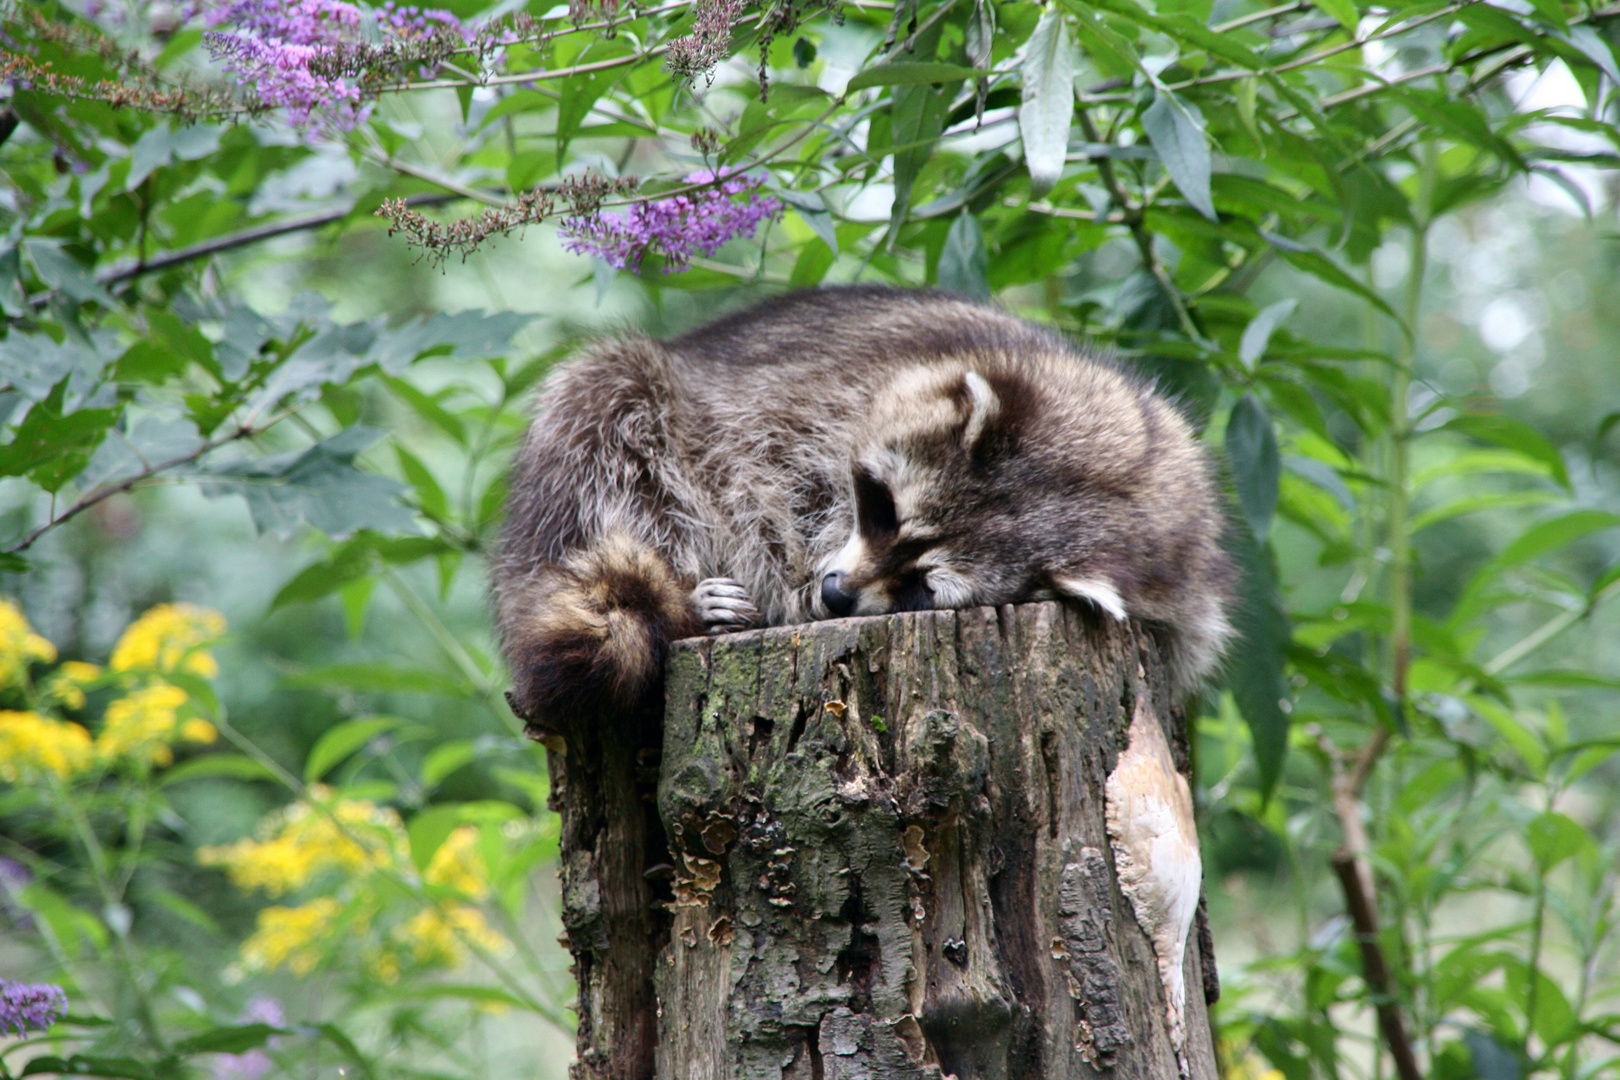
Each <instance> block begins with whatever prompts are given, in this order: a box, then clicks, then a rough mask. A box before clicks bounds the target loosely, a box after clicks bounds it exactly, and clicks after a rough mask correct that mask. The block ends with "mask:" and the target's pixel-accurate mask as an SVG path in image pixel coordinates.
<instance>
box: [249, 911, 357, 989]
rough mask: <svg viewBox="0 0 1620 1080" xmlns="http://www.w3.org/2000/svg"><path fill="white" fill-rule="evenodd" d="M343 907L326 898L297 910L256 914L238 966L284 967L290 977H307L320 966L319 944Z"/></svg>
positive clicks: (332, 926)
mask: <svg viewBox="0 0 1620 1080" xmlns="http://www.w3.org/2000/svg"><path fill="white" fill-rule="evenodd" d="M342 911H343V905H342V904H340V903H338V902H337V901H336V900H334V899H332V898H331V897H329V896H323V897H321V898H320V899H318V900H311V901H310V902H309V903H307V904H300V905H298V906H297V907H268V908H265V909H264V910H263V911H261V912H259V925H258V927H257V929H255V930H254V931H253V933H252V935H250V936H249V937H248V939H247V940H246V941H244V942H242V965H243V966H244V967H246V968H247V969H248V970H250V971H273V970H275V969H276V968H278V967H286V968H287V970H289V971H291V972H292V973H293V974H294V975H308V974H309V973H310V972H311V971H314V970H315V965H316V964H318V963H320V960H321V951H322V950H321V948H320V943H321V942H323V941H324V940H325V939H326V938H327V937H329V936H331V933H332V930H333V928H334V927H335V926H336V925H337V919H338V915H339V914H340V913H341V912H342Z"/></svg>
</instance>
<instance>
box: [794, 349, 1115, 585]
mask: <svg viewBox="0 0 1620 1080" xmlns="http://www.w3.org/2000/svg"><path fill="white" fill-rule="evenodd" d="M1046 396H1047V395H1045V394H1043V392H1042V390H1041V388H1040V386H1039V385H1037V384H1036V382H1035V381H1034V380H1032V379H1030V378H1029V377H1028V376H1027V375H1026V374H1024V373H1022V372H1007V371H1005V370H1000V369H998V367H997V366H995V365H983V366H980V367H975V366H971V365H969V364H966V363H954V364H941V365H934V366H928V367H917V368H911V369H908V370H906V371H903V372H901V373H900V374H899V375H898V376H896V378H895V379H894V380H893V381H892V382H891V383H890V384H889V385H888V386H887V387H885V388H884V389H883V390H882V391H881V392H880V393H879V394H878V396H877V398H876V400H875V401H874V403H873V410H872V414H871V417H870V419H869V421H868V423H867V424H866V425H865V428H864V432H863V434H862V435H861V436H859V437H858V438H857V440H856V444H855V447H854V453H853V455H852V459H851V469H850V471H851V484H852V488H853V490H852V495H853V499H852V505H853V508H854V518H855V521H854V527H853V529H852V530H851V532H850V536H849V540H848V542H847V543H845V545H844V546H843V548H842V549H840V550H839V551H838V552H837V553H836V554H834V555H833V556H832V557H831V558H830V559H828V560H826V562H825V564H824V565H823V566H822V567H821V573H820V601H821V605H822V606H823V607H824V608H825V610H826V613H827V614H829V615H833V616H844V615H879V614H884V613H887V612H892V611H920V610H923V609H927V608H961V607H973V606H977V605H980V604H1006V603H1018V602H1021V601H1024V600H1034V599H1043V598H1045V599H1049V598H1052V597H1054V596H1057V595H1074V596H1084V597H1085V598H1087V599H1089V600H1091V601H1092V602H1094V603H1097V604H1098V605H1099V606H1101V607H1104V608H1105V609H1107V610H1109V611H1110V612H1111V613H1113V614H1116V615H1117V616H1120V617H1122V616H1123V608H1122V607H1121V606H1120V603H1119V596H1118V593H1117V591H1115V590H1114V589H1113V588H1112V587H1111V586H1108V585H1107V584H1106V583H1103V588H1102V590H1101V593H1102V595H1100V596H1099V595H1097V594H1098V589H1097V587H1096V586H1097V582H1095V581H1088V580H1083V579H1079V578H1076V577H1075V576H1074V575H1072V574H1066V573H1065V570H1066V567H1065V565H1064V564H1065V562H1066V560H1068V559H1069V558H1071V557H1072V556H1073V554H1074V550H1073V549H1074V546H1075V544H1074V539H1073V538H1074V536H1075V535H1076V533H1075V526H1076V523H1075V522H1074V521H1072V520H1070V519H1071V518H1072V507H1073V506H1074V505H1075V501H1076V494H1077V493H1076V492H1075V490H1074V489H1075V487H1076V484H1077V481H1078V480H1079V479H1080V477H1079V476H1078V474H1077V470H1076V469H1075V467H1074V464H1075V463H1074V460H1073V459H1074V456H1075V455H1074V454H1073V452H1072V451H1069V450H1067V449H1065V448H1064V447H1062V446H1052V445H1050V444H1051V443H1052V442H1053V441H1054V438H1053V435H1054V433H1053V432H1052V431H1051V430H1050V428H1051V424H1050V422H1049V421H1050V419H1051V418H1050V416H1049V415H1048V414H1049V413H1050V405H1051V403H1050V402H1048V401H1047V400H1046ZM1116 609H1117V610H1116Z"/></svg>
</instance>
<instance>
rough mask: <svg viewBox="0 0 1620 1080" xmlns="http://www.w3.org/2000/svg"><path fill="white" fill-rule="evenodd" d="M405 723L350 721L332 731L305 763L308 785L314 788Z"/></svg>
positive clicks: (318, 742) (390, 719)
mask: <svg viewBox="0 0 1620 1080" xmlns="http://www.w3.org/2000/svg"><path fill="white" fill-rule="evenodd" d="M404 723H405V721H404V720H401V719H400V718H399V717H397V716H370V717H362V718H361V719H358V720H347V721H345V722H343V723H341V724H338V725H336V726H334V727H330V728H328V729H327V730H326V731H325V732H324V733H322V735H321V737H320V738H319V739H317V740H315V745H314V746H312V747H310V750H309V757H307V758H305V759H304V783H306V784H313V783H315V782H316V781H317V780H319V779H321V777H323V776H325V775H326V774H327V773H328V772H329V771H331V769H332V767H333V766H334V765H336V764H337V763H338V762H340V761H342V760H343V759H344V758H346V757H348V756H349V755H350V754H352V753H354V752H355V751H356V750H358V749H360V748H361V747H362V746H364V745H366V744H367V743H369V742H370V741H371V740H372V739H374V738H376V737H377V736H378V735H381V734H382V733H383V732H385V731H393V730H394V729H395V728H398V727H400V726H401V725H403V724H404Z"/></svg>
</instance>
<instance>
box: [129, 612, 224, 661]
mask: <svg viewBox="0 0 1620 1080" xmlns="http://www.w3.org/2000/svg"><path fill="white" fill-rule="evenodd" d="M224 633H225V618H224V616H222V615H220V614H219V613H218V612H217V611H209V610H208V609H207V608H200V607H194V606H192V605H191V604H159V605H158V606H157V607H154V608H152V609H151V610H150V611H148V612H147V613H146V614H145V615H142V616H141V617H140V618H139V619H136V620H135V621H134V622H133V623H131V624H130V626H129V629H127V630H125V631H124V633H123V636H122V637H120V638H119V639H118V644H117V645H115V646H113V654H112V660H111V662H110V666H111V667H112V669H113V670H114V671H157V672H169V671H187V672H190V673H191V674H193V675H201V676H202V677H203V678H205V679H211V678H213V677H214V676H215V675H218V674H219V664H217V663H216V662H215V661H214V658H213V656H212V655H211V654H210V653H208V652H206V651H205V650H204V649H203V648H202V646H204V645H207V644H210V643H211V642H213V641H216V640H217V639H218V638H219V637H220V636H221V635H223V634H224Z"/></svg>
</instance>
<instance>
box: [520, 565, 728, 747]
mask: <svg viewBox="0 0 1620 1080" xmlns="http://www.w3.org/2000/svg"><path fill="white" fill-rule="evenodd" d="M503 593H504V594H503V595H502V596H501V598H500V606H501V624H502V630H503V633H504V636H505V638H506V655H507V658H508V660H509V661H510V662H511V665H512V691H511V693H510V694H508V695H507V699H508V700H509V701H510V702H511V703H512V711H513V712H515V713H516V714H517V715H518V716H519V717H521V718H522V719H524V720H525V721H527V722H528V723H529V725H530V726H531V728H533V729H536V731H537V733H546V732H554V731H557V730H559V727H560V725H562V724H564V723H565V722H566V721H567V720H568V719H569V718H570V717H571V716H573V715H576V714H587V713H600V712H601V711H603V710H604V709H609V710H612V709H626V708H632V707H634V706H636V705H639V704H641V703H643V702H645V701H647V700H648V699H649V698H650V697H652V696H653V695H655V694H657V693H659V692H661V690H662V683H663V674H664V658H665V656H666V655H667V654H668V652H669V643H670V642H671V641H673V640H675V639H676V638H682V637H689V636H691V635H693V634H695V633H697V632H698V629H699V619H698V614H697V612H696V610H695V609H694V607H693V604H692V600H691V594H690V591H689V589H688V588H686V587H684V586H683V585H682V583H681V581H680V579H679V578H678V577H677V576H676V574H675V571H674V570H673V569H672V568H671V567H670V565H669V563H667V562H666V561H665V560H664V559H663V557H662V556H660V555H659V554H658V553H657V552H656V551H654V550H653V549H652V548H650V547H648V546H647V545H646V544H644V543H642V542H640V541H638V540H634V539H632V538H630V537H628V536H626V535H624V534H622V533H610V534H608V535H606V536H603V537H600V538H598V539H597V540H595V541H593V542H592V543H591V544H590V545H589V546H588V547H584V548H581V549H579V550H578V551H575V552H573V553H572V554H570V555H569V556H568V557H567V558H565V559H564V560H563V561H562V562H560V563H546V564H542V565H541V566H540V567H539V568H537V569H536V570H535V571H534V572H533V573H532V574H529V575H527V576H526V577H525V578H524V580H523V581H522V582H521V583H516V584H514V585H513V586H511V587H509V588H508V589H506V590H503Z"/></svg>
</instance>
